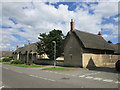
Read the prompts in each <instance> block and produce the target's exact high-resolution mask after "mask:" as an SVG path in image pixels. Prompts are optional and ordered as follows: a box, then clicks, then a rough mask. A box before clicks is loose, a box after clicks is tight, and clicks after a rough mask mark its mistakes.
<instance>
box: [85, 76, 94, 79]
mask: <svg viewBox="0 0 120 90" xmlns="http://www.w3.org/2000/svg"><path fill="white" fill-rule="evenodd" d="M85 78H87V79H92V78H93V77H90V76H87V77H85Z"/></svg>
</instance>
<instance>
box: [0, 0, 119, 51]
mask: <svg viewBox="0 0 120 90" xmlns="http://www.w3.org/2000/svg"><path fill="white" fill-rule="evenodd" d="M0 4H1V6H2V7H1V8H0V12H2V14H1V15H0V17H1V19H0V22H1V25H0V34H1V39H0V42H1V43H0V50H15V49H16V45H18V46H19V47H22V46H24V44H27V43H28V41H29V42H30V43H34V42H37V41H39V39H38V36H39V34H40V33H49V31H51V30H53V29H58V30H61V31H62V32H63V34H64V35H66V34H67V32H69V31H70V20H71V19H74V22H75V28H76V29H78V30H81V31H85V32H89V33H93V34H98V32H99V31H100V32H101V33H102V35H103V37H104V39H105V40H106V41H109V40H110V41H112V42H113V43H118V23H119V22H120V21H118V17H119V16H120V14H119V13H118V2H33V1H31V2H3V3H0Z"/></svg>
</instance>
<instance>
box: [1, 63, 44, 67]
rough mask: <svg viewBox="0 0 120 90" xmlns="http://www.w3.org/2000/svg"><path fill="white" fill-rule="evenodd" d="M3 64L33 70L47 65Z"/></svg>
mask: <svg viewBox="0 0 120 90" xmlns="http://www.w3.org/2000/svg"><path fill="white" fill-rule="evenodd" d="M3 64H8V65H13V66H18V67H26V68H33V67H43V66H45V65H35V64H34V65H26V64H11V63H10V62H3Z"/></svg>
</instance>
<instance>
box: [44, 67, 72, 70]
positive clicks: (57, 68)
mask: <svg viewBox="0 0 120 90" xmlns="http://www.w3.org/2000/svg"><path fill="white" fill-rule="evenodd" d="M42 70H71V69H68V68H59V67H50V68H43V69H42Z"/></svg>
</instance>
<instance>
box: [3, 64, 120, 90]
mask: <svg viewBox="0 0 120 90" xmlns="http://www.w3.org/2000/svg"><path fill="white" fill-rule="evenodd" d="M48 67H49V66H48ZM50 67H51V66H50ZM103 69H104V68H103ZM103 69H102V68H98V69H95V70H88V69H87V70H86V69H79V68H76V69H75V68H74V70H70V71H48V70H41V69H38V68H37V69H35V68H23V67H16V66H10V65H2V81H1V83H2V86H1V88H113V89H114V88H120V81H119V80H118V79H119V78H120V74H119V73H118V72H116V71H115V70H114V69H113V68H111V69H109V68H107V69H109V70H107V69H104V70H103Z"/></svg>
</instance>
